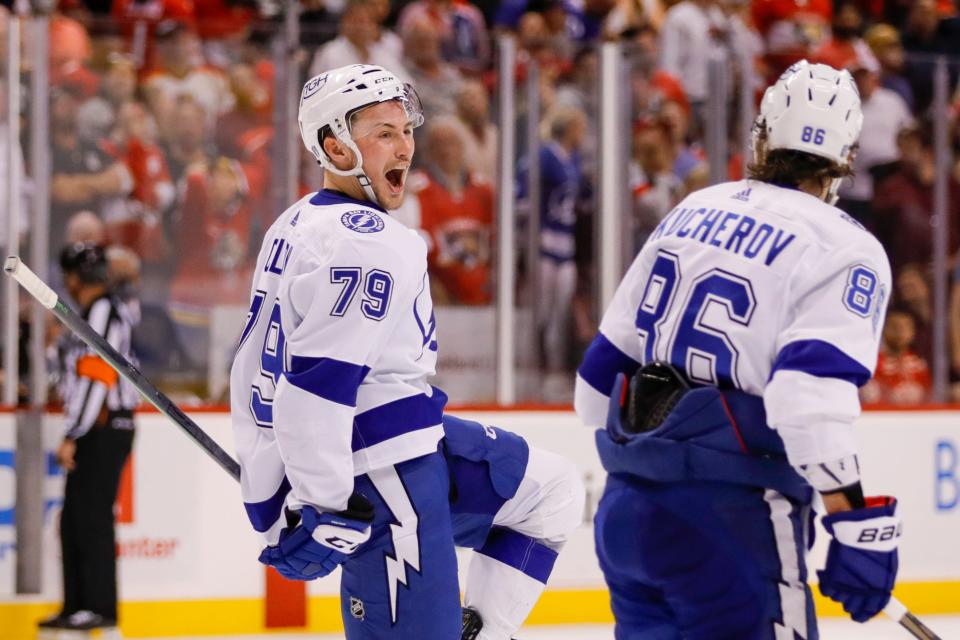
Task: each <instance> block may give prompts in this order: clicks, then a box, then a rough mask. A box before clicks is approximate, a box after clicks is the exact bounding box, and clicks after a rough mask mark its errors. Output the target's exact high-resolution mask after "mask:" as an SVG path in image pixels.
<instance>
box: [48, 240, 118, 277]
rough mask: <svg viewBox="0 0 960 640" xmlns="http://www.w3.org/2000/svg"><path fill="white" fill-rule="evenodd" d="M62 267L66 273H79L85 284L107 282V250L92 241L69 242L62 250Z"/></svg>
mask: <svg viewBox="0 0 960 640" xmlns="http://www.w3.org/2000/svg"><path fill="white" fill-rule="evenodd" d="M60 268H61V269H63V273H64V274H68V273H75V274H77V276H78V277H79V278H80V281H81V282H83V283H84V284H106V282H107V252H106V250H105V249H104V248H103V246H101V245H99V244H94V243H92V242H75V243H73V244H68V245H67V246H65V247H64V248H63V250H62V251H61V252H60Z"/></svg>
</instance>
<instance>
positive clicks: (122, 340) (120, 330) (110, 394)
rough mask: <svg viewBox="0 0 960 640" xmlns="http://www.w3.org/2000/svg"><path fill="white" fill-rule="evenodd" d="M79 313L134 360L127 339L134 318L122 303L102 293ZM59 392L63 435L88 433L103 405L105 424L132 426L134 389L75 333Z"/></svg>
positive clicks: (119, 427)
mask: <svg viewBox="0 0 960 640" xmlns="http://www.w3.org/2000/svg"><path fill="white" fill-rule="evenodd" d="M82 315H83V317H84V319H85V320H86V321H87V322H88V323H89V324H90V326H91V327H92V328H93V330H94V331H96V332H97V333H99V334H100V335H102V336H104V337H106V339H107V342H109V343H110V345H111V346H112V347H113V348H114V349H116V350H117V351H118V352H120V354H122V355H123V356H124V357H125V358H127V359H128V360H130V361H131V362H133V358H132V355H131V353H130V341H131V333H132V331H133V325H134V322H133V320H132V317H131V314H130V312H129V310H128V309H127V307H126V305H125V304H124V303H122V302H120V301H119V300H117V299H115V298H112V297H109V296H102V297H100V298H97V299H96V300H95V301H94V302H93V304H91V305H90V307H89V308H87V309H86V310H85V311H84V312H83V314H82ZM61 392H62V397H63V401H64V412H65V413H66V425H65V426H66V429H65V436H66V437H68V438H73V439H77V438H79V437H81V436H82V435H84V434H85V433H87V432H88V431H89V430H90V429H91V428H93V426H94V425H96V424H97V422H98V420H99V419H100V417H101V415H102V413H103V411H104V409H106V414H107V415H106V417H107V425H105V426H109V427H111V428H114V429H132V428H133V410H134V409H136V408H137V406H138V405H139V404H140V398H139V396H138V394H137V391H136V389H135V388H134V387H133V385H131V384H130V383H129V382H127V381H126V380H124V379H123V378H121V377H119V374H117V373H116V372H115V371H114V370H113V369H112V368H111V367H110V365H108V364H107V363H106V362H105V361H104V360H103V359H101V358H100V356H98V355H97V354H96V353H95V352H94V351H93V350H92V349H90V348H89V347H87V345H86V344H84V343H83V341H81V340H80V338H79V337H77V336H70V338H69V339H68V344H67V348H66V350H65V358H64V378H63V385H62V387H61ZM101 426H104V425H101Z"/></svg>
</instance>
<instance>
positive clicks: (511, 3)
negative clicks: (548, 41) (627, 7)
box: [494, 0, 615, 45]
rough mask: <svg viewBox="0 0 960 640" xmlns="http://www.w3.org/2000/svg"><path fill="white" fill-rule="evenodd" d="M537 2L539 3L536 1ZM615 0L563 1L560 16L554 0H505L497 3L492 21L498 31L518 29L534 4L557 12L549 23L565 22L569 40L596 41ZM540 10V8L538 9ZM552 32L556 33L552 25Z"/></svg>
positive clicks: (581, 43)
mask: <svg viewBox="0 0 960 640" xmlns="http://www.w3.org/2000/svg"><path fill="white" fill-rule="evenodd" d="M537 4H540V5H541V6H540V7H535V5H537ZM614 4H615V2H614V1H613V0H589V1H587V2H582V3H581V2H562V3H560V6H561V7H562V8H563V11H564V14H565V15H564V17H563V20H561V19H560V17H559V10H558V8H557V7H558V5H557V3H554V2H549V1H548V2H545V3H538V2H536V1H532V0H505V1H504V2H501V3H500V4H499V6H498V7H497V11H496V16H495V17H494V24H495V25H496V27H497V28H498V29H499V30H500V31H504V30H509V31H519V30H520V22H521V21H522V19H523V17H524V16H525V15H528V14H530V13H534V12H535V11H534V10H535V9H536V8H539V9H540V11H544V12H554V11H556V15H555V16H553V17H551V19H550V23H551V25H559V24H560V23H561V22H562V23H563V24H564V25H565V27H566V30H567V33H568V35H569V37H570V39H571V40H572V41H574V42H575V43H576V44H577V45H584V44H589V43H592V42H594V41H596V40H597V39H598V38H599V37H600V35H601V32H602V28H603V21H604V19H605V18H606V17H607V14H609V13H610V11H611V10H612V9H613V7H614ZM537 13H539V12H537ZM551 33H555V32H554V30H553V29H551Z"/></svg>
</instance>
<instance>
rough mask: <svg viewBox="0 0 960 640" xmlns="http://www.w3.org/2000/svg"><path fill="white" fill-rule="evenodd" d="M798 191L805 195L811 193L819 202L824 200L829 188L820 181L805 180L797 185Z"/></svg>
mask: <svg viewBox="0 0 960 640" xmlns="http://www.w3.org/2000/svg"><path fill="white" fill-rule="evenodd" d="M797 189H799V190H800V191H803V192H804V193H809V194H810V195H811V196H813V197H814V198H817V199H818V200H824V199H825V196H826V194H827V187H825V186H824V185H823V183H822V182H820V181H819V180H804V181H803V182H801V183H800V184H798V185H797Z"/></svg>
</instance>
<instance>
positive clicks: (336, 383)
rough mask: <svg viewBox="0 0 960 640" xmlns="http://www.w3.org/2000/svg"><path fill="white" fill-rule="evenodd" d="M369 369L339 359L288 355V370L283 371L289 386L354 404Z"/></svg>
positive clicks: (349, 405) (332, 400)
mask: <svg viewBox="0 0 960 640" xmlns="http://www.w3.org/2000/svg"><path fill="white" fill-rule="evenodd" d="M369 372H370V367H364V366H360V365H358V364H353V363H352V362H344V361H343V360H334V359H333V358H307V357H304V356H293V357H292V358H291V359H290V370H289V371H285V372H284V374H283V375H284V376H285V377H286V378H287V380H288V381H289V382H290V384H292V385H293V386H295V387H299V388H301V389H303V390H304V391H309V392H310V393H312V394H313V395H316V396H320V397H321V398H323V399H324V400H329V401H330V402H336V403H337V404H342V405H346V406H348V407H355V406H357V389H358V388H360V383H361V382H363V379H364V378H366V377H367V373H369Z"/></svg>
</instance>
